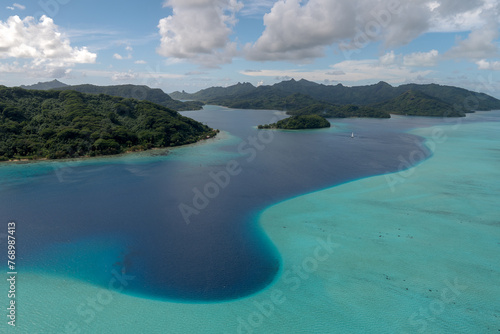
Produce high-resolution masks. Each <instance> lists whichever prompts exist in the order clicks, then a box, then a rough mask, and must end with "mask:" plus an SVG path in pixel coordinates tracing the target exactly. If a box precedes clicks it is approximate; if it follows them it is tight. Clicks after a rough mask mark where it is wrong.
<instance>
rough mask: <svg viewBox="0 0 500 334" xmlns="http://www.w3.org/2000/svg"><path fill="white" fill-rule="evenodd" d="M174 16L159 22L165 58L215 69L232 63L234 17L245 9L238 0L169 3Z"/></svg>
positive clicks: (176, 0) (159, 51) (161, 46)
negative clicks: (182, 60)
mask: <svg viewBox="0 0 500 334" xmlns="http://www.w3.org/2000/svg"><path fill="white" fill-rule="evenodd" d="M165 6H168V7H172V9H173V14H172V15H171V16H168V17H166V18H163V19H161V20H160V23H159V24H158V28H159V30H160V35H161V45H160V47H159V48H158V50H157V51H158V53H159V54H160V55H162V56H165V57H171V58H178V59H187V60H190V61H193V62H196V63H199V64H201V65H204V66H208V67H213V66H217V65H219V64H224V63H229V62H231V60H232V58H233V56H234V55H235V54H236V44H235V43H234V42H231V41H230V35H231V34H232V27H233V26H234V25H235V23H236V18H235V14H236V13H237V12H238V11H239V10H241V8H242V7H243V5H242V3H240V2H238V1H237V0H167V1H166V2H165Z"/></svg>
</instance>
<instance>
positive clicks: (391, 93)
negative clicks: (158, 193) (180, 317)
mask: <svg viewBox="0 0 500 334" xmlns="http://www.w3.org/2000/svg"><path fill="white" fill-rule="evenodd" d="M171 95H172V96H174V97H175V98H182V99H193V100H198V101H203V102H204V103H207V104H216V105H223V106H226V107H230V108H242V109H274V110H286V111H287V113H288V114H291V115H301V114H305V115H307V114H318V115H322V116H325V117H390V116H389V113H395V114H403V115H420V116H446V117H459V116H464V114H465V113H467V112H473V111H474V110H493V109H500V100H498V99H495V98H493V97H491V96H489V95H486V94H483V93H476V92H472V91H468V90H466V89H463V88H458V87H452V86H441V85H436V84H428V85H418V84H407V85H401V86H399V87H392V86H391V85H389V84H388V83H385V82H379V83H377V84H375V85H368V86H358V87H346V86H343V85H341V84H338V85H335V86H332V85H322V84H317V83H314V82H310V81H307V80H299V81H295V80H293V79H292V80H290V81H283V82H281V83H277V84H275V85H272V86H259V87H254V86H252V85H251V84H249V83H244V84H242V83H239V84H237V85H234V86H230V87H226V88H222V87H212V88H207V89H204V90H201V91H199V92H197V93H194V94H188V93H185V92H182V93H180V92H174V93H172V94H171Z"/></svg>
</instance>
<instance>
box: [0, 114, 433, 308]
mask: <svg viewBox="0 0 500 334" xmlns="http://www.w3.org/2000/svg"><path fill="white" fill-rule="evenodd" d="M184 115H186V116H188V117H192V118H194V119H196V120H198V121H201V122H204V123H206V124H208V125H209V126H211V127H213V128H218V129H220V130H222V131H225V132H227V133H229V134H230V135H231V136H232V137H231V139H229V140H227V144H224V145H219V146H217V147H216V148H215V149H214V148H213V147H212V146H210V145H208V146H207V148H206V149H207V150H208V151H210V150H211V151H210V154H211V155H213V160H211V159H210V156H209V157H208V159H207V157H206V156H203V157H198V156H197V154H196V152H200V150H203V147H204V146H197V148H188V149H183V150H184V151H182V152H183V158H182V159H179V158H176V153H175V150H174V152H173V153H172V154H170V155H169V156H168V157H167V158H162V159H158V160H154V159H153V160H151V161H150V162H148V163H142V162H137V160H132V162H129V163H123V162H116V161H114V160H113V159H110V160H106V163H95V164H93V163H90V164H79V163H71V164H69V165H64V164H61V165H62V166H66V167H64V170H63V172H64V173H63V176H61V170H59V171H58V170H56V169H49V170H47V171H46V172H44V173H40V174H39V175H36V176H30V177H26V176H20V175H21V174H19V175H18V174H15V173H14V174H13V173H12V168H16V167H15V166H13V165H9V166H8V168H6V167H0V177H2V178H4V179H5V180H6V178H8V180H6V181H8V182H5V183H4V184H3V185H2V188H0V212H1V213H2V219H4V220H14V221H16V222H17V226H18V228H17V236H18V244H17V245H18V256H19V266H21V268H20V269H19V270H33V271H39V272H41V273H46V274H50V275H63V276H67V277H72V278H77V279H81V280H84V281H88V282H90V283H92V284H97V285H101V286H103V287H108V286H109V282H110V279H112V278H113V277H117V275H118V273H120V274H121V275H127V276H126V278H130V279H127V280H126V283H127V284H126V286H125V289H124V292H125V293H130V294H135V295H140V296H143V297H147V298H154V299H169V300H172V299H175V300H183V301H187V302H200V301H201V302H212V301H221V300H228V299H234V298H241V297H244V296H247V295H250V294H252V293H255V292H257V291H259V290H261V289H263V288H264V287H266V286H267V285H268V284H270V283H271V282H272V281H273V280H274V279H275V277H276V275H277V274H278V273H279V270H280V264H281V262H280V255H279V254H278V253H277V251H276V249H275V248H274V246H273V245H272V243H271V242H270V241H269V240H268V239H267V237H266V235H265V233H264V232H263V231H262V230H261V229H260V228H259V227H258V224H257V218H258V214H259V212H261V211H262V210H263V209H265V208H266V207H267V206H269V205H272V204H274V203H277V202H279V201H282V200H285V199H287V198H290V197H294V196H297V195H300V194H304V193H308V192H311V191H316V190H319V189H323V188H327V187H331V186H333V185H336V184H340V183H344V182H347V181H350V180H354V179H358V178H362V177H366V176H370V175H376V174H382V173H387V172H391V171H397V170H398V169H399V168H401V167H402V166H403V165H404V163H402V161H403V160H409V158H410V154H411V152H413V153H415V152H420V153H419V154H413V155H412V157H415V156H419V157H424V156H425V155H426V154H427V151H426V150H425V149H424V148H423V147H422V146H421V144H422V142H421V139H420V138H418V137H415V136H413V135H409V134H407V133H405V131H406V130H408V129H410V128H414V127H418V126H427V125H432V124H435V123H438V122H442V120H440V119H432V118H410V117H394V118H392V119H350V120H331V121H332V123H333V124H334V125H336V127H335V128H331V129H321V130H311V131H299V132H297V131H270V132H268V133H267V134H266V135H265V136H263V135H262V134H261V135H260V137H259V131H269V130H257V129H256V128H255V126H256V125H258V124H265V123H270V122H271V121H273V117H276V112H273V111H255V110H245V111H244V110H232V109H225V108H220V107H214V106H207V107H206V108H205V110H201V111H192V112H186V113H184ZM278 117H279V118H284V117H285V116H283V115H281V116H278ZM352 132H354V133H355V138H351V133H352ZM259 138H260V139H259ZM262 139H265V140H262ZM225 142H226V141H222V143H225ZM209 146H210V147H209ZM190 152H192V156H191V155H190V154H191V153H190ZM402 159H403V160H402ZM231 160H232V161H233V162H235V163H236V165H235V164H232V165H231V166H232V168H233V169H234V171H235V172H234V174H235V175H230V176H231V177H230V179H227V180H226V179H220V180H219V182H220V184H222V185H223V186H219V189H218V190H216V189H214V188H213V187H212V188H210V186H208V188H209V191H211V193H210V196H211V197H213V198H209V199H208V203H206V201H203V200H200V199H199V198H198V202H196V203H197V204H196V203H193V200H194V198H195V195H196V190H195V189H198V190H199V191H200V192H203V191H204V189H205V187H206V186H207V184H210V183H212V186H213V184H214V179H213V175H219V176H221V175H223V174H224V172H227V170H228V165H227V163H228V162H229V161H231ZM89 161H90V160H89ZM36 166H37V164H32V165H30V166H29V167H28V168H37V167H36ZM68 166H69V167H68ZM21 167H22V168H27V167H26V166H20V167H19V168H21ZM7 169H9V173H7V172H6V171H7ZM236 171H237V172H238V173H236ZM221 173H222V174H221ZM236 174H237V175H236ZM16 175H18V176H16ZM16 177H17V178H19V180H16ZM221 177H222V176H221ZM21 178H22V180H21ZM18 181H19V182H18ZM20 181H22V182H20ZM180 204H185V205H186V207H187V206H189V207H192V208H193V209H194V210H197V213H193V212H194V211H192V212H190V213H189V214H188V216H189V219H188V220H189V224H187V223H186V219H185V218H186V212H184V216H183V214H182V213H181V210H180V209H179V205H180ZM196 206H197V207H198V208H196ZM132 277H133V278H132Z"/></svg>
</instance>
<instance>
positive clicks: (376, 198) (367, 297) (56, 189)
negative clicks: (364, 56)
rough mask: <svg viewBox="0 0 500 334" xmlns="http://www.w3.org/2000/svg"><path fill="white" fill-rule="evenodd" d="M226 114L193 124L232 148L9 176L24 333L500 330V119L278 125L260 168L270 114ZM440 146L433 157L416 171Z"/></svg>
mask: <svg viewBox="0 0 500 334" xmlns="http://www.w3.org/2000/svg"><path fill="white" fill-rule="evenodd" d="M229 112H230V111H229V110H223V109H215V110H212V111H210V113H205V114H203V113H202V112H193V113H192V114H191V115H192V117H194V118H197V119H200V120H202V119H203V118H206V119H208V121H207V122H208V123H209V125H211V126H216V127H219V128H221V129H223V130H226V131H228V132H229V133H230V134H229V135H228V137H227V139H225V140H220V141H217V142H213V143H210V144H204V145H200V146H196V147H192V148H186V149H181V151H179V152H178V153H172V154H171V155H169V156H167V157H160V158H158V159H159V160H158V161H150V162H148V163H147V164H140V163H138V162H137V161H135V162H133V163H129V162H127V161H126V159H125V160H119V159H118V160H113V163H112V164H109V163H104V164H101V163H99V164H97V163H94V164H90V165H85V164H82V165H81V166H80V165H79V166H77V167H74V168H73V167H72V169H70V170H71V171H72V172H71V177H70V176H68V177H67V179H63V181H62V182H61V181H60V180H59V179H58V178H57V175H56V173H55V172H52V173H48V174H42V175H40V176H34V177H32V180H29V181H26V180H25V182H24V183H22V184H16V183H15V182H14V181H15V180H10V181H11V182H10V184H9V185H7V186H5V187H4V189H3V190H2V192H1V196H2V198H1V199H2V201H1V202H0V203H2V204H1V205H2V212H9V216H8V217H9V219H10V218H12V219H16V220H17V221H19V224H18V225H19V232H18V238H19V240H20V243H21V241H22V242H23V243H25V245H23V246H21V249H22V250H23V255H22V257H21V259H20V262H21V263H23V267H22V268H23V270H22V276H21V275H20V280H22V287H23V288H22V289H20V292H19V296H18V299H19V301H23V306H22V308H20V309H19V311H18V312H19V313H18V314H19V327H18V329H19V330H20V332H26V333H33V332H36V330H38V331H40V332H55V331H59V332H71V331H70V330H69V329H74V328H77V329H81V330H82V332H104V331H106V332H111V333H123V332H127V333H128V332H129V333H133V332H150V333H164V332H173V333H183V332H199V333H201V332H204V333H250V332H255V333H281V332H314V333H359V332H366V333H394V332H396V333H405V332H408V333H415V332H417V333H418V332H427V333H470V332H477V333H482V332H485V333H488V332H495V331H496V330H497V329H500V327H499V326H498V324H499V321H498V319H499V318H500V310H499V309H498V303H497V300H498V298H499V296H500V291H499V288H498V285H497V284H496V278H497V277H499V275H498V274H499V271H500V268H499V264H498V263H499V261H498V255H497V254H498V251H499V247H500V232H499V228H500V226H499V224H500V221H499V220H498V217H499V216H500V215H499V213H500V212H499V209H498V207H497V205H496V202H497V201H496V198H498V194H499V193H500V182H499V180H500V175H499V172H498V165H499V160H500V151H498V148H499V147H498V143H499V139H500V138H499V136H500V135H499V134H500V131H499V130H500V129H499V128H500V123H499V122H498V121H499V120H500V118H499V116H500V113H478V114H476V115H470V116H469V117H468V118H467V119H466V120H464V119H463V120H460V121H457V120H455V121H453V122H451V123H450V122H443V121H441V120H437V119H420V118H418V119H417V118H407V117H396V118H394V119H392V120H380V121H379V120H362V119H360V120H343V121H339V122H338V126H337V127H336V128H333V129H329V130H320V131H310V132H304V133H291V132H278V131H276V132H274V134H275V137H274V139H273V141H272V142H270V143H269V144H268V145H266V148H265V149H263V150H262V151H258V154H257V155H256V156H255V159H254V160H251V161H247V160H248V158H249V156H248V155H244V154H240V153H241V152H238V149H237V148H238V145H241V143H244V142H245V140H248V136H250V135H255V134H256V133H257V132H255V131H256V130H255V129H253V128H252V127H251V124H253V125H256V124H255V119H254V118H255V117H256V115H255V114H252V115H250V116H249V115H248V114H246V113H245V112H241V111H237V112H238V113H240V114H237V115H229V114H228V113H229ZM188 114H190V113H188ZM221 115H223V116H224V117H221ZM231 116H235V118H234V119H232V118H231ZM246 117H248V118H250V120H248V119H246ZM261 117H262V120H264V119H265V118H267V117H269V114H265V113H262V114H261ZM257 121H260V120H259V119H257ZM211 122H213V123H211ZM245 122H246V123H245ZM264 122H265V121H264ZM213 124H214V125H213ZM224 124H225V125H224ZM228 124H233V125H231V126H234V128H231V126H229V125H228ZM223 125H224V126H227V128H223ZM253 125H252V126H253ZM411 128H413V129H414V130H413V131H412V132H411V134H407V133H406V132H405V131H406V130H407V129H411ZM352 131H354V132H355V133H356V134H357V136H358V137H357V138H355V139H351V138H349V137H350V133H351V132H352ZM421 137H425V138H426V139H427V141H426V145H427V149H424V148H422V147H421V145H420V144H421V141H420V140H419V138H421ZM274 145H276V146H274ZM428 150H430V151H431V152H432V157H431V158H430V159H427V160H425V161H423V162H420V163H419V164H417V165H416V166H415V167H414V168H411V169H409V170H408V169H405V168H406V167H407V162H411V161H412V160H414V159H418V158H420V157H422V156H423V155H422V154H424V153H425V154H427V153H429V151H428ZM298 157H299V158H298ZM301 158H302V159H301ZM232 159H234V160H236V161H237V162H239V163H240V164H241V168H242V172H241V173H240V174H239V175H237V176H235V177H234V178H232V180H231V181H230V184H229V185H228V186H227V187H226V188H224V189H223V191H221V192H220V194H219V196H218V197H216V198H214V199H213V200H212V201H210V203H209V205H208V206H207V207H206V208H205V209H203V210H201V211H202V212H203V214H200V215H196V216H193V217H192V218H193V220H192V221H191V223H190V224H189V225H187V224H185V222H183V221H182V215H180V213H175V212H173V211H175V210H176V209H178V208H177V206H178V204H179V203H182V202H183V201H184V203H189V201H190V200H192V195H193V193H192V189H193V187H198V188H199V189H201V188H202V187H203V186H204V185H205V184H207V182H209V181H210V180H211V178H210V175H209V173H210V172H211V171H213V172H220V171H221V170H224V168H225V166H226V164H227V162H228V161H230V160H232ZM292 161H296V163H295V164H292ZM415 162H417V163H418V161H415ZM199 165H201V166H199ZM23 167H24V166H23ZM221 168H222V169H221ZM130 169H131V170H133V171H134V172H130ZM390 171H392V172H394V173H391V174H385V175H380V176H375V177H368V178H363V177H366V176H370V175H373V174H384V173H388V172H390ZM0 173H1V169H0ZM67 175H70V174H67ZM64 180H65V181H64ZM349 181H351V182H349ZM185 183H187V184H185ZM35 185H36V187H35ZM333 185H338V186H336V187H333V188H330V186H333ZM320 189H324V190H322V191H319V192H318V191H317V190H320ZM96 190H98V191H96ZM30 192H32V194H33V195H31V194H30ZM304 193H307V194H306V195H301V194H304ZM179 198H181V200H179ZM287 198H292V199H288V200H287ZM276 202H279V203H278V204H275V203H276ZM25 208H29V210H28V211H23V209H24V210H26V209H25ZM263 209H265V210H264V211H262V210H263ZM4 210H8V211H4ZM30 210H31V211H32V212H29V211H30ZM169 210H173V211H169ZM19 217H22V218H19ZM256 221H259V222H260V226H262V228H263V231H264V232H265V233H266V234H265V235H264V234H262V233H261V232H262V231H261V230H260V228H259V227H258V226H256V224H255V222H256ZM153 222H154V223H153ZM172 225H174V227H172ZM248 232H251V233H248ZM191 234H195V236H192V235H191ZM179 236H183V237H185V239H184V240H180V239H179ZM267 237H269V239H270V240H269V239H267ZM176 239H177V240H176ZM183 241H184V242H183ZM242 244H243V245H242ZM174 246H175V247H174ZM176 249H177V250H176ZM171 250H174V251H176V252H174V254H175V257H173V258H172V257H170V256H172V254H170V251H171ZM155 251H156V252H159V254H160V255H158V254H154V252H155ZM149 256H152V258H147V257H149ZM197 256H199V257H200V258H196V257H197ZM245 256H246V257H245ZM172 259H178V262H179V263H177V262H175V261H173V260H172ZM193 259H195V260H194V262H189V261H193ZM242 259H243V261H241V260H242ZM162 261H164V263H167V264H162ZM192 264H195V266H193V265H192ZM162 265H163V267H162ZM151 266H152V267H154V268H151ZM233 266H236V267H233ZM124 268H125V270H124V271H122V270H123V269H124ZM179 269H180V270H183V271H182V274H179V275H178V278H176V277H174V278H173V279H172V280H170V276H168V277H167V280H165V276H164V274H165V273H168V274H170V273H172V272H175V271H176V270H179ZM143 270H144V271H143ZM226 271H229V275H226V273H225V272H226ZM263 272H264V274H262V273H263ZM120 273H121V274H122V275H121V276H120ZM221 273H224V274H221ZM187 274H192V276H186V275H187ZM197 274H199V275H197ZM200 276H201V278H200ZM242 276H244V277H245V279H248V281H245V279H242V278H241V277H242ZM117 277H121V278H122V280H121V282H120V284H121V285H120V284H114V286H113V288H114V289H115V290H116V289H117V290H118V291H115V290H110V289H109V287H110V282H111V281H112V280H113V279H116V278H117ZM186 277H194V278H196V279H193V280H187V281H188V282H180V281H181V280H182V279H184V280H186V279H185V278H186ZM249 277H250V279H249ZM155 279H157V281H155ZM256 279H261V280H260V281H259V282H257V283H256V282H255V280H256ZM169 280H170V281H169ZM271 281H272V282H273V283H272V284H269V283H270V282H271ZM146 282H147V283H148V286H145V283H146ZM115 283H116V282H115ZM151 283H152V284H151ZM183 283H185V284H183ZM227 283H232V284H233V285H232V287H233V288H232V290H231V289H230V291H228V290H227V288H225V287H224V285H225V284H226V287H227ZM149 284H151V285H149ZM163 284H167V285H168V286H167V287H164V286H162V285H163ZM210 284H212V285H210ZM151 286H153V288H151ZM179 287H181V288H182V287H184V289H179ZM202 287H206V288H207V289H208V290H206V291H205V290H201V288H202ZM210 289H211V290H210ZM173 290H175V291H173ZM179 290H180V292H179ZM200 291H201V296H200ZM214 291H215V292H214ZM139 296H142V297H141V298H139ZM244 296H247V297H246V298H237V299H233V298H235V297H244ZM143 297H147V298H143ZM166 299H167V300H168V299H169V300H171V301H170V302H168V301H165V300H166ZM221 299H224V300H226V302H218V303H214V301H216V300H221ZM173 300H183V302H182V303H181V302H174V301H173ZM197 300H198V301H200V300H202V301H205V303H193V302H194V301H197ZM91 301H95V303H94V304H92V303H91ZM188 301H192V302H188ZM207 301H212V303H206V302H207ZM41 306H43V307H41ZM66 329H68V330H66Z"/></svg>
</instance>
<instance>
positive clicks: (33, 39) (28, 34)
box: [0, 16, 97, 77]
mask: <svg viewBox="0 0 500 334" xmlns="http://www.w3.org/2000/svg"><path fill="white" fill-rule="evenodd" d="M9 58H16V59H17V61H19V60H22V59H24V60H26V62H24V65H22V70H25V71H26V70H29V71H33V72H36V73H38V74H45V76H52V77H61V76H63V75H65V74H66V73H68V71H69V68H70V67H73V66H74V65H75V64H88V63H95V61H96V58H97V55H96V54H95V53H92V52H90V51H88V50H87V48H86V47H83V48H76V47H71V45H70V41H69V39H67V38H65V37H64V36H63V35H62V34H61V33H60V32H59V29H58V27H57V25H55V24H54V21H53V20H52V19H51V18H49V17H47V16H42V17H41V18H40V21H39V22H37V21H36V20H35V19H34V18H33V17H30V16H28V17H26V18H25V19H23V20H21V19H20V18H19V16H11V17H9V18H8V19H7V21H6V22H2V21H0V59H9ZM16 64H18V65H17V66H16V67H12V66H11V67H10V69H11V71H16V70H20V68H19V66H21V65H20V64H19V63H18V62H16ZM4 68H7V67H4Z"/></svg>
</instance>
